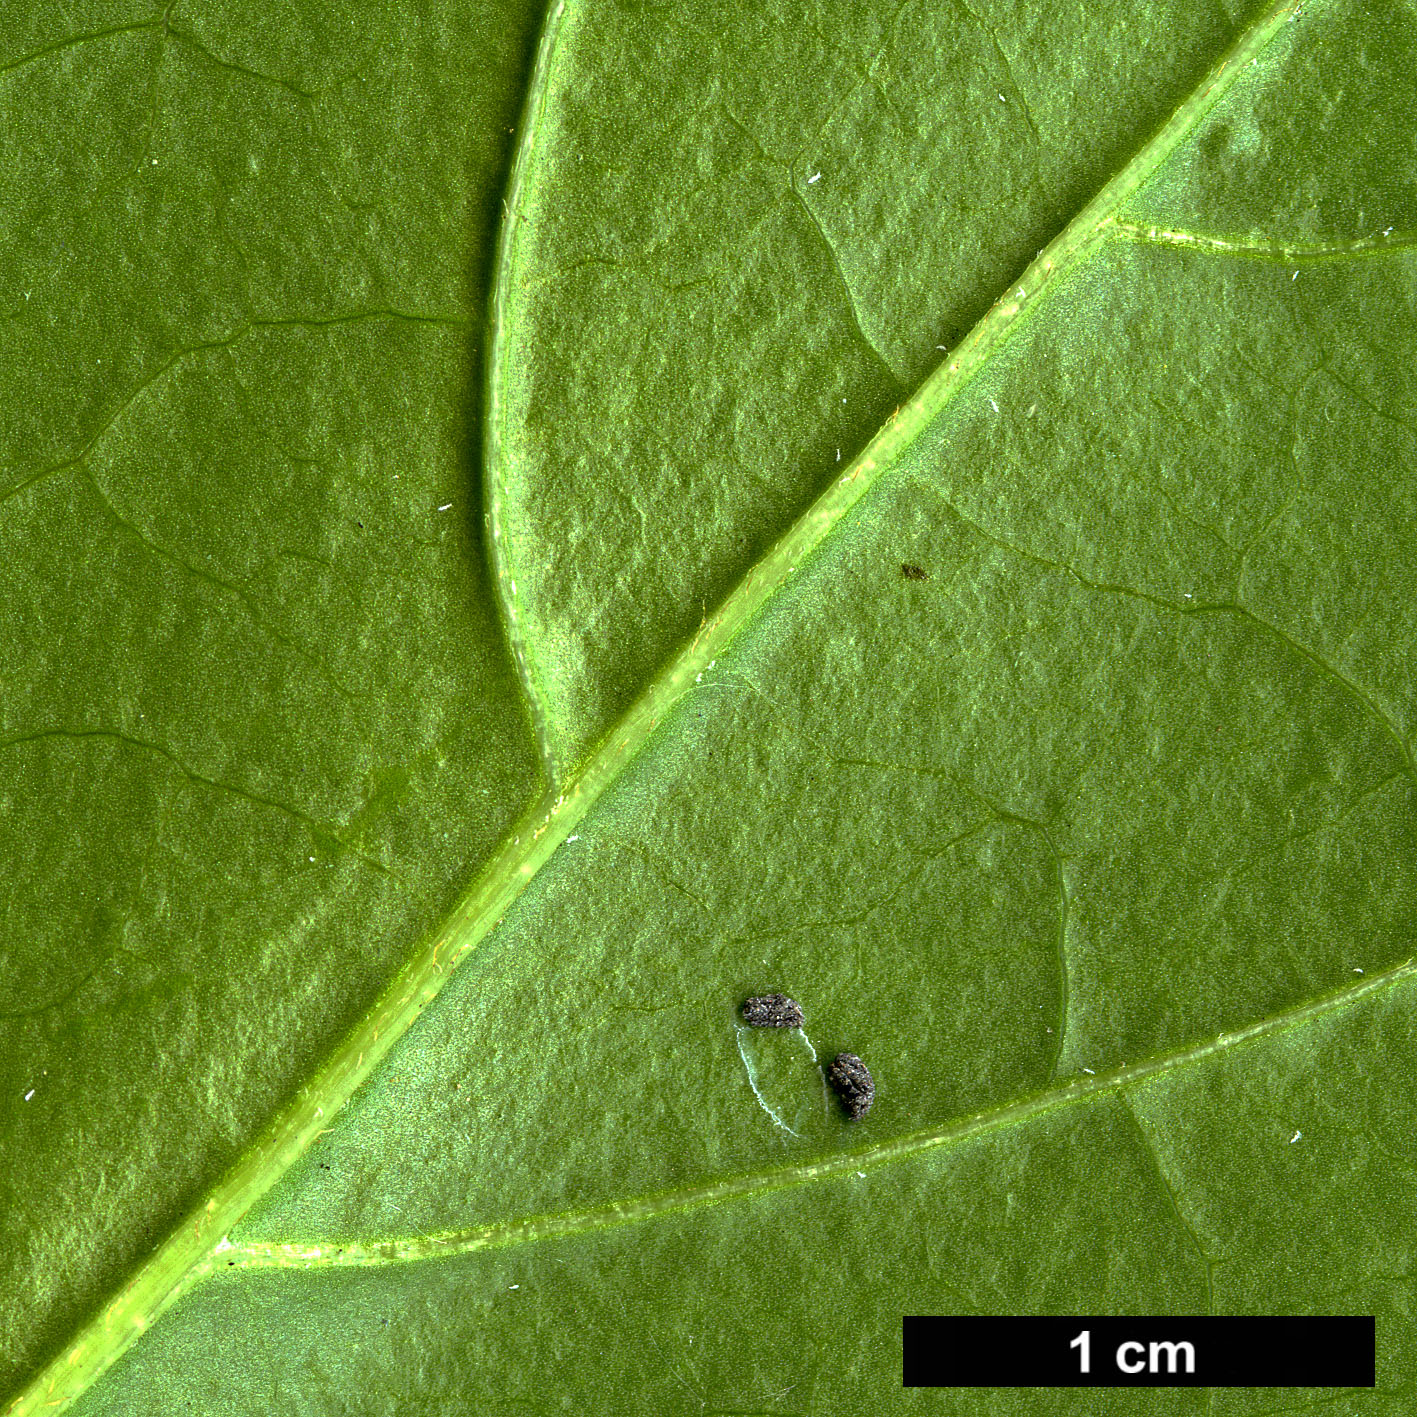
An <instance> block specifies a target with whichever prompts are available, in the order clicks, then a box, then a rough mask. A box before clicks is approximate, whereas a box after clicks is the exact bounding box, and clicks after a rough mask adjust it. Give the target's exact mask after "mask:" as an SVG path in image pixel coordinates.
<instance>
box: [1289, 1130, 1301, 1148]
mask: <svg viewBox="0 0 1417 1417" xmlns="http://www.w3.org/2000/svg"><path fill="white" fill-rule="evenodd" d="M1303 1135H1304V1133H1303V1132H1300V1131H1296V1132H1295V1133H1294V1135H1293V1136H1292V1137H1290V1138H1289V1145H1290V1146H1293V1145H1294V1143H1295V1142H1296V1141H1298V1140H1299V1138H1300V1137H1301V1136H1303Z"/></svg>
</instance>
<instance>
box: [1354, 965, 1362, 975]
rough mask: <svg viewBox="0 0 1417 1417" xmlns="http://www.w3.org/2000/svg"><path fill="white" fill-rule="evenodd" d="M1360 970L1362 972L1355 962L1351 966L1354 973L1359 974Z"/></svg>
mask: <svg viewBox="0 0 1417 1417" xmlns="http://www.w3.org/2000/svg"><path fill="white" fill-rule="evenodd" d="M1362 972H1363V971H1362V970H1361V969H1359V968H1358V966H1357V965H1356V964H1355V965H1354V966H1353V973H1354V974H1361V973H1362Z"/></svg>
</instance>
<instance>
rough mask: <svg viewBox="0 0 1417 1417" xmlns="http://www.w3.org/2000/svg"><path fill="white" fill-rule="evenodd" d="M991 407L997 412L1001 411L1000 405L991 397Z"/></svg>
mask: <svg viewBox="0 0 1417 1417" xmlns="http://www.w3.org/2000/svg"><path fill="white" fill-rule="evenodd" d="M989 407H990V408H992V409H993V410H994V412H995V413H998V411H999V405H998V404H996V403H995V402H994V400H993V399H990V400H989Z"/></svg>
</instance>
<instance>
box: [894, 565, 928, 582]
mask: <svg viewBox="0 0 1417 1417" xmlns="http://www.w3.org/2000/svg"><path fill="white" fill-rule="evenodd" d="M900 573H901V575H903V576H904V577H905V578H906V580H908V581H928V580H929V579H930V572H929V571H927V570H926V569H925V567H924V566H917V565H916V564H915V562H914V561H902V562H901V565H900Z"/></svg>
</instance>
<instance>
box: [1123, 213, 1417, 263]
mask: <svg viewBox="0 0 1417 1417" xmlns="http://www.w3.org/2000/svg"><path fill="white" fill-rule="evenodd" d="M1112 230H1113V232H1115V233H1116V235H1117V236H1118V237H1119V238H1120V239H1122V240H1125V241H1135V242H1139V243H1141V244H1143V245H1150V246H1182V247H1188V248H1189V249H1191V250H1193V251H1210V252H1213V253H1214V254H1216V255H1220V256H1240V257H1249V258H1251V259H1253V260H1261V261H1274V262H1276V263H1279V264H1286V265H1304V264H1307V263H1310V262H1314V261H1332V260H1342V259H1344V258H1348V257H1357V256H1381V255H1384V254H1386V253H1387V252H1390V251H1403V250H1410V249H1411V248H1412V247H1414V246H1417V231H1398V230H1397V229H1396V227H1391V226H1390V227H1388V228H1387V229H1386V230H1385V231H1380V232H1378V233H1377V235H1375V236H1355V237H1352V238H1350V239H1347V240H1344V239H1335V240H1331V241H1278V240H1273V239H1269V238H1266V237H1258V236H1257V237H1231V236H1209V235H1207V234H1206V233H1204V232H1200V231H1181V230H1178V229H1176V228H1173V227H1165V226H1139V225H1137V224H1136V223H1134V222H1129V221H1117V222H1113V223H1112Z"/></svg>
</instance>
